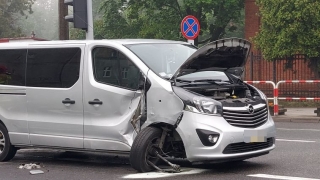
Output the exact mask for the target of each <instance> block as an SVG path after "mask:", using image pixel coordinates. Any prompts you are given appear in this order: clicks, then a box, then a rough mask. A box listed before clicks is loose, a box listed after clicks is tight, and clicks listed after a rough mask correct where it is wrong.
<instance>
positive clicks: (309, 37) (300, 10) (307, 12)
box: [253, 0, 320, 60]
mask: <svg viewBox="0 0 320 180" xmlns="http://www.w3.org/2000/svg"><path fill="white" fill-rule="evenodd" d="M256 2H257V5H258V6H259V8H260V15H261V27H260V32H259V33H258V34H257V35H256V36H255V37H254V38H253V40H254V43H255V45H256V47H257V48H258V49H259V50H261V52H262V54H263V56H264V57H265V58H266V59H268V60H275V59H281V58H288V57H291V56H293V55H295V54H297V53H299V54H305V55H306V56H307V57H309V58H311V59H314V58H316V59H318V58H319V56H320V29H319V27H320V13H319V9H320V1H318V0H298V1H297V0H267V1H266V0H257V1H256Z"/></svg>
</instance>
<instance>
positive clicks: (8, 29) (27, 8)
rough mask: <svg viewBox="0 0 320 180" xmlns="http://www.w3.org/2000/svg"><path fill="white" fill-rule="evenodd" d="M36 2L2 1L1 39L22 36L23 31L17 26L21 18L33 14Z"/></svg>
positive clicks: (0, 1)
mask: <svg viewBox="0 0 320 180" xmlns="http://www.w3.org/2000/svg"><path fill="white" fill-rule="evenodd" d="M33 3H34V0H0V22H1V24H0V37H17V36H21V29H20V28H18V27H17V26H16V24H15V22H16V20H17V19H18V17H19V16H24V17H27V14H28V13H29V14H30V13H32V8H31V7H32V5H33Z"/></svg>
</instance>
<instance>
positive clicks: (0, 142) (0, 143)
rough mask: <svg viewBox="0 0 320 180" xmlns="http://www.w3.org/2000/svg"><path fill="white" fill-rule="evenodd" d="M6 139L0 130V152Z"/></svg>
mask: <svg viewBox="0 0 320 180" xmlns="http://www.w3.org/2000/svg"><path fill="white" fill-rule="evenodd" d="M5 142H6V139H5V137H4V134H3V132H2V131H0V154H1V153H2V152H3V151H4V147H5Z"/></svg>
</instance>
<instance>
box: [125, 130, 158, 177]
mask: <svg viewBox="0 0 320 180" xmlns="http://www.w3.org/2000/svg"><path fill="white" fill-rule="evenodd" d="M161 134H162V130H161V129H159V128H156V127H146V128H144V129H143V130H142V131H141V132H140V133H139V134H138V135H137V137H136V138H135V140H134V142H133V144H132V147H131V151H130V164H131V166H132V167H133V168H134V169H135V170H137V171H139V172H149V171H152V170H154V168H153V167H152V166H150V165H149V164H148V163H147V159H148V160H149V161H151V162H152V163H153V164H157V162H158V161H159V158H157V156H156V155H155V153H154V148H153V145H156V146H157V145H158V144H159V141H160V138H161Z"/></svg>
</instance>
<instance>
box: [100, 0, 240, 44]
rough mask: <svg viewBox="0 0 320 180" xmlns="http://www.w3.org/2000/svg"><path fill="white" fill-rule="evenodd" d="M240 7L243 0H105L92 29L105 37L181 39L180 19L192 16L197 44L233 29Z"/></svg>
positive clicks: (238, 16)
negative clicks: (196, 22)
mask: <svg viewBox="0 0 320 180" xmlns="http://www.w3.org/2000/svg"><path fill="white" fill-rule="evenodd" d="M243 7H244V0H161V1H159V0H130V1H127V0H106V1H105V2H104V3H103V4H102V6H101V8H100V10H101V12H102V14H103V15H102V20H101V23H100V24H101V25H100V26H99V27H100V28H101V29H98V30H97V29H96V31H97V32H99V34H103V36H105V38H161V39H173V40H183V37H182V35H181V33H180V22H181V20H182V19H183V17H185V16H186V15H194V16H195V17H197V18H198V20H199V21H200V25H201V32H200V38H199V39H196V40H195V44H196V45H197V44H198V42H199V43H206V42H209V41H214V40H217V39H219V38H221V37H223V36H224V35H225V33H226V32H227V31H235V30H236V29H237V23H238V22H239V21H240V20H241V19H240V17H241V11H242V10H243ZM242 17H243V16H242Z"/></svg>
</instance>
